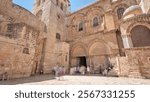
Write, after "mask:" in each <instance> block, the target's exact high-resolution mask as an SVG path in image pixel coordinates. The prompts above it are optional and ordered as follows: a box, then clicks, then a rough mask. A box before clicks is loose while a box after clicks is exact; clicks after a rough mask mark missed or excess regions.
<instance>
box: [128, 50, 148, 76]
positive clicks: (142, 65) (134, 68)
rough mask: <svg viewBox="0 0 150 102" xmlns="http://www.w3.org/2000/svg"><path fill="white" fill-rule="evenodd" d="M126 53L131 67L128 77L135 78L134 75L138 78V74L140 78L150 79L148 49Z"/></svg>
mask: <svg viewBox="0 0 150 102" xmlns="http://www.w3.org/2000/svg"><path fill="white" fill-rule="evenodd" d="M126 53H127V56H128V59H129V61H130V62H129V64H130V66H131V69H129V76H134V77H136V75H137V76H138V75H139V73H140V74H141V76H143V77H146V78H150V48H149V47H145V48H144V47H143V48H133V49H127V50H126ZM138 72H139V73H138ZM134 74H135V75H134Z"/></svg>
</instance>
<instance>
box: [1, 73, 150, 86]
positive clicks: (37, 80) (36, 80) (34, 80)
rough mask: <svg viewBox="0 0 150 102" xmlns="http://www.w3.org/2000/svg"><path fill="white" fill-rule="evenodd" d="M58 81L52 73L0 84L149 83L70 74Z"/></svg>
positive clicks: (131, 79)
mask: <svg viewBox="0 0 150 102" xmlns="http://www.w3.org/2000/svg"><path fill="white" fill-rule="evenodd" d="M63 78H64V79H63V80H61V81H59V80H57V79H55V78H54V76H52V75H38V76H33V77H30V78H21V79H13V80H8V81H0V85H150V79H134V78H123V77H104V76H98V75H97V76H70V75H66V76H64V77H63Z"/></svg>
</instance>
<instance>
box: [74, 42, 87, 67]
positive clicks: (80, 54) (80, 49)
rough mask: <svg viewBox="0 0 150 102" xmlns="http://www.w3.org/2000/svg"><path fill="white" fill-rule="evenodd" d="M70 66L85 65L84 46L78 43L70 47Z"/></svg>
mask: <svg viewBox="0 0 150 102" xmlns="http://www.w3.org/2000/svg"><path fill="white" fill-rule="evenodd" d="M71 57H72V61H71V65H72V66H82V65H83V66H85V67H86V66H87V52H86V49H85V47H84V46H81V45H78V46H76V47H75V48H73V49H72V55H71Z"/></svg>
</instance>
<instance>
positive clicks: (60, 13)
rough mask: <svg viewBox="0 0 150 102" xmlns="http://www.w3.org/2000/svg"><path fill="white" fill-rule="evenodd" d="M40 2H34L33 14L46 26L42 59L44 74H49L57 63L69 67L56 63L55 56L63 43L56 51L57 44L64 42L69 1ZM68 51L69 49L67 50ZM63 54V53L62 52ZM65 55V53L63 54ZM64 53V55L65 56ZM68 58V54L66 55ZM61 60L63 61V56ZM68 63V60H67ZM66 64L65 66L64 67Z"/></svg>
mask: <svg viewBox="0 0 150 102" xmlns="http://www.w3.org/2000/svg"><path fill="white" fill-rule="evenodd" d="M39 1H40V0H36V3H35V5H34V9H33V13H34V14H35V15H36V16H37V17H39V19H40V20H41V21H43V22H44V23H45V24H46V26H47V34H46V38H47V39H46V41H45V45H44V57H43V58H42V60H43V62H44V64H43V67H42V68H43V70H44V73H50V72H51V70H52V68H53V67H54V66H55V65H56V64H57V63H58V62H61V63H60V65H62V66H65V67H67V68H68V67H69V63H63V61H58V62H57V59H58V57H57V54H56V53H58V52H59V50H63V47H65V46H63V43H62V44H60V45H62V46H60V49H58V51H56V48H57V46H58V45H57V43H58V42H60V43H61V42H64V41H65V40H66V20H65V17H66V15H67V14H68V13H69V11H68V7H69V1H68V0H66V1H64V0H58V4H57V2H56V0H45V2H42V3H40V5H39V4H38V2H39ZM61 3H63V9H61ZM56 34H58V35H59V36H60V39H57V38H56ZM68 50H69V49H68ZM68 50H66V51H68ZM63 53H64V52H63ZM63 53H62V54H63ZM65 53H66V52H65ZM65 53H64V54H65ZM68 56H69V53H68ZM62 59H65V56H63V58H62ZM67 61H68V62H69V60H67ZM65 64H67V65H65Z"/></svg>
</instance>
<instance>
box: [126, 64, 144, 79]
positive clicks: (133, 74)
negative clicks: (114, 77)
mask: <svg viewBox="0 0 150 102" xmlns="http://www.w3.org/2000/svg"><path fill="white" fill-rule="evenodd" d="M128 77H130V78H144V77H143V76H142V74H141V71H140V68H139V67H138V66H132V68H130V69H129V75H128Z"/></svg>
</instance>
